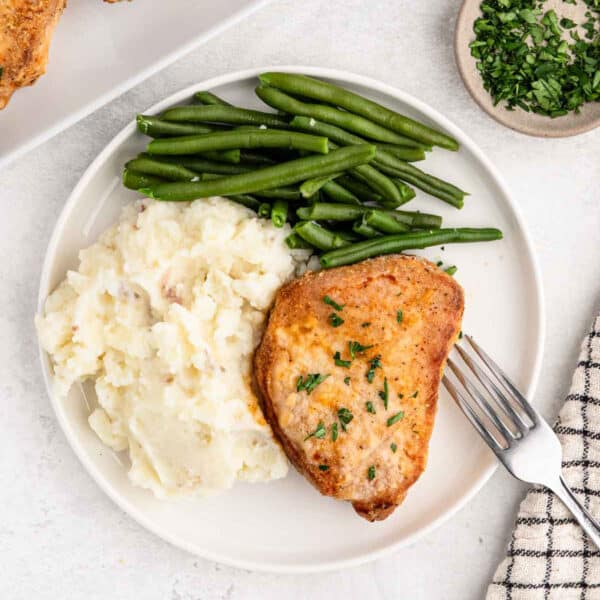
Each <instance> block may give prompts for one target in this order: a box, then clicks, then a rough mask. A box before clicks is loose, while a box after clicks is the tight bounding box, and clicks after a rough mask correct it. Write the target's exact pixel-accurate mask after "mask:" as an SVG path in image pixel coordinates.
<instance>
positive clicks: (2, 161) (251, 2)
mask: <svg viewBox="0 0 600 600" xmlns="http://www.w3.org/2000/svg"><path fill="white" fill-rule="evenodd" d="M272 1H273V0H246V6H244V7H242V8H238V9H237V10H235V11H234V12H232V13H231V14H230V15H229V16H228V17H227V18H225V19H223V20H222V21H219V22H218V23H216V24H215V25H213V26H212V27H209V28H208V29H207V30H206V31H204V32H203V33H201V34H200V35H197V36H196V37H194V38H192V39H191V40H190V41H189V42H187V43H185V44H182V45H180V46H177V47H176V48H175V49H173V50H172V51H171V52H168V53H167V54H165V56H163V58H161V59H160V60H157V61H154V62H153V63H151V64H149V65H148V66H146V67H144V68H143V69H140V70H139V71H137V73H136V74H135V75H132V76H131V77H127V78H126V79H124V80H123V81H121V82H120V83H118V84H116V85H114V86H113V87H111V88H110V89H109V90H108V91H106V92H104V94H101V95H100V96H98V97H97V98H96V99H95V100H93V101H92V102H88V103H87V104H84V105H83V106H81V107H80V108H78V109H77V110H75V111H73V112H72V113H70V114H69V115H67V116H66V117H64V118H62V119H60V120H59V121H57V122H56V123H54V124H53V125H50V126H49V127H47V128H45V129H44V130H43V131H41V132H40V133H39V134H37V135H34V136H33V137H31V138H29V139H28V140H25V141H24V142H23V143H21V144H19V145H17V146H16V147H15V148H13V149H12V150H9V151H8V152H7V153H6V154H4V155H2V156H0V169H2V168H4V167H7V166H8V165H9V164H10V163H12V162H13V161H14V160H16V159H18V158H20V157H21V156H23V155H24V154H27V153H28V152H30V151H31V150H34V149H35V148H37V147H38V146H40V145H41V144H43V143H44V142H47V141H48V140H50V139H51V138H53V137H54V136H56V135H58V134H59V133H60V132H61V131H64V130H65V129H67V128H69V127H71V126H72V125H75V123H78V122H79V121H81V120H82V119H83V118H85V117H87V116H88V115H90V114H92V113H93V112H95V111H97V110H98V109H100V108H102V107H103V106H105V105H106V104H108V103H109V102H110V101H111V100H114V99H115V98H117V97H118V96H121V95H122V94H124V93H125V92H127V91H129V90H130V89H131V88H133V87H135V86H136V85H139V84H140V83H142V82H143V81H144V80H146V79H148V78H149V77H151V76H152V75H155V74H156V73H158V72H159V71H162V70H163V69H165V68H166V67H168V66H169V65H171V64H173V63H174V62H175V61H177V60H179V59H180V58H182V57H184V56H185V55H186V54H189V53H190V52H192V50H195V49H196V48H199V47H200V46H201V45H202V44H204V43H206V42H208V41H209V40H210V39H212V38H213V37H216V36H217V35H219V34H221V33H223V32H224V31H226V30H227V29H229V28H230V27H233V26H234V25H236V24H237V23H239V22H241V21H243V20H244V19H245V18H246V17H249V16H250V15H251V14H252V13H254V12H255V11H257V10H259V9H261V8H263V7H264V6H266V5H267V4H269V3H271V2H272ZM26 89H27V88H25V90H26ZM119 133H120V132H119ZM111 141H112V140H111Z"/></svg>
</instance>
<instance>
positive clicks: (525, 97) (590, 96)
mask: <svg viewBox="0 0 600 600" xmlns="http://www.w3.org/2000/svg"><path fill="white" fill-rule="evenodd" d="M583 1H584V3H585V4H586V5H587V6H588V7H589V10H588V11H587V12H586V13H585V19H586V20H585V21H583V22H581V23H579V25H580V26H581V29H583V30H584V31H585V33H584V34H583V36H582V35H580V33H579V32H578V31H577V30H576V29H575V26H576V25H577V24H576V23H574V22H573V21H572V20H571V19H568V18H559V16H558V15H557V13H556V12H555V11H554V10H546V9H545V6H544V2H542V1H541V0H484V1H483V2H482V3H481V12H482V16H481V17H479V18H478V19H476V20H475V23H474V25H473V30H474V32H475V40H474V41H472V42H471V44H470V48H471V55H472V56H473V57H474V58H475V60H476V61H477V69H478V71H479V73H480V74H481V77H482V79H483V85H484V87H485V89H486V90H487V91H488V92H489V93H490V95H491V96H492V99H493V102H494V104H495V105H496V104H498V103H500V102H503V103H506V108H507V109H508V110H514V109H515V108H516V107H519V108H521V109H522V110H524V111H526V112H534V113H537V114H541V115H546V116H549V117H552V118H554V117H560V116H562V115H566V114H567V113H568V112H570V111H575V112H579V110H580V108H581V106H582V105H583V104H584V103H586V102H593V101H598V100H599V99H600V75H599V73H600V27H598V23H599V22H600V19H599V17H600V4H599V3H598V0H583Z"/></svg>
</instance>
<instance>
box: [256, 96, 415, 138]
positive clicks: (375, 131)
mask: <svg viewBox="0 0 600 600" xmlns="http://www.w3.org/2000/svg"><path fill="white" fill-rule="evenodd" d="M256 94H257V96H258V97H259V98H260V99H261V100H262V101H263V102H265V104H268V105H269V106H272V107H273V108H277V109H279V110H283V111H285V112H286V113H289V114H292V115H300V116H303V117H313V118H314V119H319V120H320V121H324V122H325V123H330V124H331V125H337V126H338V127H342V128H343V129H346V130H348V131H352V132H354V133H358V134H359V135H361V136H363V137H366V138H369V139H371V140H376V141H378V142H388V143H390V144H400V143H402V141H403V140H404V139H405V138H404V137H403V136H400V135H398V134H397V133H394V132H393V131H391V130H390V129H386V128H385V127H381V125H378V124H377V123H374V122H373V121H369V120H368V119H365V118H364V117H360V116H357V115H353V114H351V113H349V112H345V111H343V110H339V109H337V108H333V107H332V106H326V105H324V104H307V103H306V102H302V101H300V100H296V98H292V97H291V96H288V95H287V94H284V93H283V92H281V91H280V90H278V89H276V88H274V87H268V86H263V85H260V86H258V87H257V88H256Z"/></svg>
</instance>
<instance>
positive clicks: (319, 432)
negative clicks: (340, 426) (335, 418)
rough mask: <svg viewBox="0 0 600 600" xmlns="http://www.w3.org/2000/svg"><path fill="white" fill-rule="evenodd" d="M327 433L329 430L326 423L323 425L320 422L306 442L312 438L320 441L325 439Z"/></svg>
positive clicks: (306, 438)
mask: <svg viewBox="0 0 600 600" xmlns="http://www.w3.org/2000/svg"><path fill="white" fill-rule="evenodd" d="M326 433H327V430H326V429H325V423H323V421H319V424H318V425H317V428H316V429H315V430H314V431H313V432H312V433H309V434H308V435H307V436H306V437H305V438H304V441H306V440H308V439H310V438H312V437H314V438H317V439H318V440H322V439H323V438H324V437H325V434H326Z"/></svg>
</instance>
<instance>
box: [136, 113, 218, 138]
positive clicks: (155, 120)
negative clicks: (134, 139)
mask: <svg viewBox="0 0 600 600" xmlns="http://www.w3.org/2000/svg"><path fill="white" fill-rule="evenodd" d="M135 120H136V122H137V128H138V131H141V132H142V133H145V134H146V135H149V136H150V137H161V136H181V135H199V134H201V133H210V132H211V131H214V129H213V128H211V127H208V126H206V125H196V124H194V123H170V122H169V121H163V120H162V119H161V118H160V117H153V116H151V115H137V116H136V118H135Z"/></svg>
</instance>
